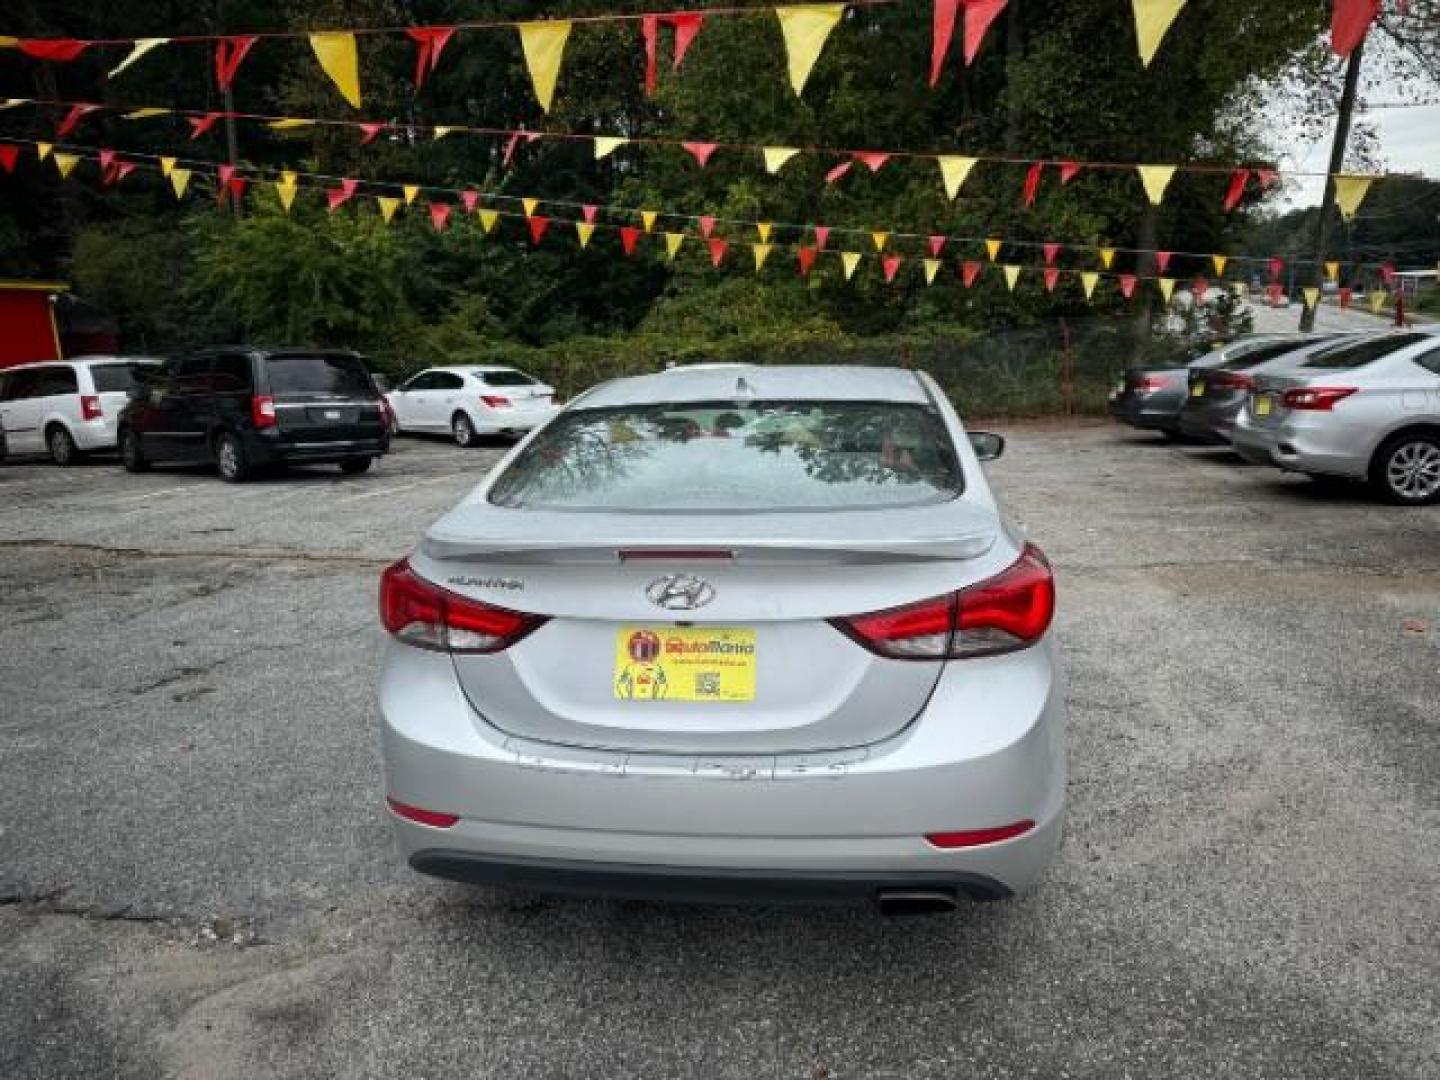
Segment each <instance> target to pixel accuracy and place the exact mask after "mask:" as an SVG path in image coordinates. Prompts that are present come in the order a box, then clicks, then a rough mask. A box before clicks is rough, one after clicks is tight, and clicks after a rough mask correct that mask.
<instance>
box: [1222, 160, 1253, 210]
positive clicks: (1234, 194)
mask: <svg viewBox="0 0 1440 1080" xmlns="http://www.w3.org/2000/svg"><path fill="white" fill-rule="evenodd" d="M1249 182H1250V170H1249V169H1236V170H1235V171H1234V172H1233V173H1231V174H1230V186H1229V187H1228V188H1227V189H1226V190H1225V212H1226V213H1227V214H1228V213H1230V211H1231V210H1234V209H1235V207H1237V206H1239V205H1240V200H1241V199H1243V198H1244V197H1245V185H1246V184H1248V183H1249Z"/></svg>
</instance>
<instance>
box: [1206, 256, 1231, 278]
mask: <svg viewBox="0 0 1440 1080" xmlns="http://www.w3.org/2000/svg"><path fill="white" fill-rule="evenodd" d="M1229 261H1230V259H1229V256H1226V255H1211V256H1210V265H1211V266H1213V267H1215V276H1216V277H1224V276H1225V264H1226V263H1228V262H1229Z"/></svg>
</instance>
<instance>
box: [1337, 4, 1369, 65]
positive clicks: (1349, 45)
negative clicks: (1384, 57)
mask: <svg viewBox="0 0 1440 1080" xmlns="http://www.w3.org/2000/svg"><path fill="white" fill-rule="evenodd" d="M1379 15H1380V0H1335V8H1334V11H1333V13H1332V14H1331V17H1330V47H1331V48H1332V49H1334V50H1335V54H1336V55H1337V56H1349V55H1350V54H1351V53H1352V52H1354V51H1355V46H1357V45H1359V44H1360V42H1362V41H1364V40H1365V35H1366V34H1368V33H1369V32H1370V25H1371V24H1372V23H1373V22H1374V21H1375V20H1376V19H1377V18H1378V17H1379Z"/></svg>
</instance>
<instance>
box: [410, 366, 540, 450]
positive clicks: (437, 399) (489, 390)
mask: <svg viewBox="0 0 1440 1080" xmlns="http://www.w3.org/2000/svg"><path fill="white" fill-rule="evenodd" d="M386 399H387V400H388V401H389V402H390V407H391V409H392V410H393V411H394V413H395V422H396V424H397V425H398V427H399V430H400V431H413V432H432V433H433V432H446V431H448V432H449V433H450V434H451V435H452V436H453V437H454V439H455V441H456V442H457V443H459V444H460V445H461V446H473V445H475V442H476V441H477V440H478V439H479V437H480V436H482V435H523V434H524V433H525V432H527V431H530V430H532V429H534V428H537V427H539V426H540V425H541V424H543V423H544V422H545V421H546V420H549V419H550V417H551V416H553V415H554V414H555V388H554V387H552V386H546V385H545V384H544V383H542V382H541V381H540V380H538V379H535V378H533V377H531V376H529V375H527V374H525V372H523V371H517V370H515V369H514V368H507V367H483V366H476V365H473V364H467V365H460V366H455V367H434V368H426V369H425V370H424V371H422V372H420V373H419V374H418V375H415V376H413V377H412V378H410V379H408V380H406V381H405V382H404V383H401V384H400V386H398V387H397V388H396V389H394V390H392V391H390V393H389V394H387V395H386Z"/></svg>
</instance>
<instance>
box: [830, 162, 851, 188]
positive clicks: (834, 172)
mask: <svg viewBox="0 0 1440 1080" xmlns="http://www.w3.org/2000/svg"><path fill="white" fill-rule="evenodd" d="M854 167H855V159H854V158H851V159H850V160H849V161H842V162H841V163H840V164H839V165H836V166H835V167H834V168H833V169H831V170H830V171H829V172H827V173H826V174H825V183H827V184H833V183H835V181H836V180H839V179H840V178H841V177H843V176H844V175H845V174H846V173H848V172H849V171H850V170H851V169H853V168H854Z"/></svg>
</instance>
